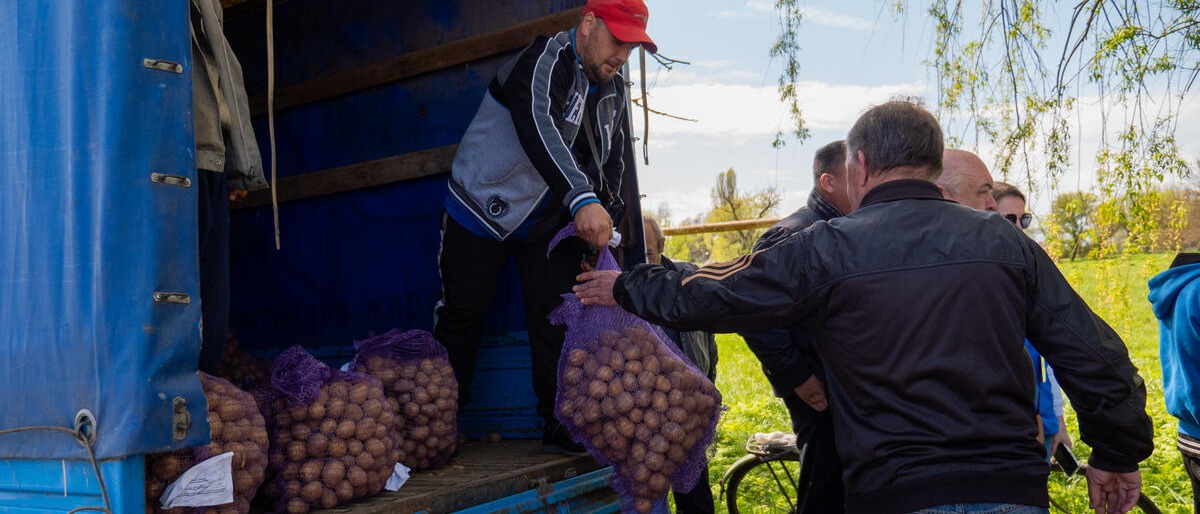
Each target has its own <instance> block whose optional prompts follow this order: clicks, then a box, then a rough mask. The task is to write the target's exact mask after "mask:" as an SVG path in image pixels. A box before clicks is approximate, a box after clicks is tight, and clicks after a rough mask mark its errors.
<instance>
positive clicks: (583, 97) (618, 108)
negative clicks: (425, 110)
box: [450, 30, 627, 240]
mask: <svg viewBox="0 0 1200 514" xmlns="http://www.w3.org/2000/svg"><path fill="white" fill-rule="evenodd" d="M573 36H574V31H573V30H572V31H566V32H559V33H558V34H557V35H555V36H554V37H552V38H547V37H544V36H542V37H538V38H537V39H536V40H535V41H534V42H533V44H531V45H530V46H528V47H527V48H525V50H523V51H521V53H520V54H518V55H517V56H516V57H515V58H513V60H511V61H509V62H508V63H507V64H505V65H504V67H502V68H501V69H500V71H499V72H497V73H496V77H495V78H493V79H492V81H491V83H490V84H489V86H488V92H487V93H486V94H485V95H484V97H483V102H482V103H481V104H480V105H479V111H478V112H477V113H476V114H475V118H474V119H473V120H472V121H471V125H470V127H468V128H467V132H466V134H464V135H463V138H462V141H461V142H460V143H459V145H458V153H457V155H455V157H454V164H453V166H452V169H451V172H450V194H451V195H452V196H453V197H454V199H455V200H456V201H458V202H459V203H461V204H462V205H464V206H465V207H466V208H467V210H468V211H470V213H471V214H472V215H473V216H474V217H475V219H476V220H477V221H478V222H479V224H480V225H482V226H483V227H484V228H486V229H487V231H488V232H489V233H490V234H491V235H492V236H493V237H495V238H496V239H500V240H503V239H505V238H507V237H508V236H509V235H510V234H511V233H512V232H513V231H514V230H516V229H517V228H518V227H520V226H521V224H522V223H524V222H525V221H526V220H528V219H529V217H530V215H532V214H533V213H534V211H535V209H536V208H537V207H538V206H539V205H540V204H541V203H542V201H543V200H544V199H545V198H546V195H553V196H552V197H553V198H554V199H555V200H556V201H557V203H561V205H562V207H563V208H565V209H568V210H570V212H571V213H574V212H575V210H576V208H578V207H579V206H581V205H583V204H584V203H587V202H589V201H591V200H599V201H600V202H601V203H602V204H603V205H604V207H606V208H608V209H610V212H611V211H612V209H613V208H614V205H613V204H615V203H618V202H619V196H618V193H617V192H618V191H620V187H621V176H622V174H623V173H624V162H623V153H624V148H625V140H626V137H627V136H626V132H625V125H626V122H625V118H624V117H625V106H626V102H627V101H626V96H625V95H626V93H625V82H624V78H623V77H622V76H621V75H620V74H618V75H616V76H614V77H613V78H612V80H610V81H608V82H606V83H604V84H597V85H596V86H597V87H596V91H595V92H593V93H591V94H590V95H589V93H588V85H589V83H588V79H587V76H585V75H584V73H583V68H582V67H581V66H580V62H579V58H578V56H577V55H576V52H575V50H574V44H573ZM585 116H586V117H588V118H589V120H588V123H589V125H590V126H591V128H592V134H590V135H589V136H590V137H591V138H592V143H594V146H595V148H596V149H597V153H599V154H600V155H598V156H596V157H595V158H593V157H592V153H591V150H590V147H591V146H592V145H590V144H588V143H587V141H583V140H581V141H579V142H577V141H576V139H577V137H579V136H580V135H584V131H583V130H581V128H582V127H583V126H584V118H585ZM597 162H598V163H600V164H601V166H602V168H603V169H598V167H597ZM614 221H615V220H614Z"/></svg>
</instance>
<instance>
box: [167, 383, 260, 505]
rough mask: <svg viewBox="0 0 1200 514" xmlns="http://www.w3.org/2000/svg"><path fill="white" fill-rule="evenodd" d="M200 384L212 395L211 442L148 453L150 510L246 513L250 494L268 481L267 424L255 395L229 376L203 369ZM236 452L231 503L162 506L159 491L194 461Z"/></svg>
mask: <svg viewBox="0 0 1200 514" xmlns="http://www.w3.org/2000/svg"><path fill="white" fill-rule="evenodd" d="M200 384H201V386H202V387H203V388H204V396H205V398H206V399H207V401H208V425H209V430H210V434H211V436H212V442H211V443H210V444H208V445H206V446H201V447H197V448H190V449H186V450H180V451H177V452H170V453H158V454H151V455H147V456H146V512H147V513H161V512H204V513H206V514H246V513H248V512H250V500H251V499H253V498H254V493H255V491H256V490H257V489H258V487H259V486H260V485H261V484H262V483H263V473H264V471H266V468H267V428H266V424H265V423H264V421H263V417H262V415H261V414H259V412H258V407H257V406H256V404H255V401H254V397H253V396H251V395H250V393H247V392H245V391H242V390H241V389H238V388H237V387H236V386H234V385H233V384H231V383H229V382H228V381H226V380H224V379H220V378H217V377H213V376H210V375H207V374H205V373H200ZM226 452H233V498H234V501H233V503H232V504H227V505H220V506H215V507H207V508H203V509H190V508H188V509H185V508H182V507H180V508H174V509H167V510H164V509H162V508H160V507H159V505H160V504H159V497H161V496H162V493H163V491H164V490H165V489H166V487H167V486H168V485H170V484H171V483H172V482H174V481H175V480H176V479H178V478H179V476H180V475H182V474H183V473H184V472H185V471H187V470H188V469H190V468H191V467H192V466H193V465H194V464H196V463H198V462H201V461H203V460H205V459H208V458H209V457H214V456H217V455H221V454H223V453H226Z"/></svg>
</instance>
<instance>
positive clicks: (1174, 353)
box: [1149, 253, 1200, 512]
mask: <svg viewBox="0 0 1200 514" xmlns="http://www.w3.org/2000/svg"><path fill="white" fill-rule="evenodd" d="M1149 286H1150V297H1149V299H1150V305H1151V306H1152V307H1153V308H1154V316H1155V317H1156V318H1158V327H1159V329H1158V331H1159V340H1158V357H1159V360H1160V361H1161V362H1162V376H1163V396H1164V398H1165V400H1166V402H1167V412H1169V413H1171V415H1172V416H1175V417H1176V418H1179V443H1178V446H1179V453H1182V454H1183V465H1184V467H1186V468H1187V472H1188V476H1189V477H1191V479H1192V504H1193V507H1192V508H1193V511H1195V512H1200V253H1181V254H1179V255H1177V256H1175V260H1174V261H1173V262H1171V267H1170V268H1168V269H1167V270H1166V271H1164V272H1162V273H1159V274H1158V275H1156V276H1155V277H1154V278H1152V279H1150V284H1149Z"/></svg>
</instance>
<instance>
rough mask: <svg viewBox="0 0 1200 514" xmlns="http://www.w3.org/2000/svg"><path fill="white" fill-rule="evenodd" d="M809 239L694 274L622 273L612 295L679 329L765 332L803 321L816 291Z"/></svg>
mask: <svg viewBox="0 0 1200 514" xmlns="http://www.w3.org/2000/svg"><path fill="white" fill-rule="evenodd" d="M807 244H808V243H807V240H806V239H804V238H789V239H787V240H785V241H783V242H782V243H780V244H776V245H774V246H771V247H770V248H767V249H765V250H762V251H758V252H754V253H752V254H749V255H743V256H741V257H739V258H737V259H734V260H732V261H728V262H722V263H716V264H709V265H707V266H703V267H701V268H699V269H697V270H696V271H694V272H680V271H669V270H666V269H663V268H662V267H661V266H654V265H647V264H643V265H639V266H636V267H634V268H633V269H632V270H630V271H629V272H627V273H622V274H621V275H620V276H619V277H618V278H617V281H616V283H615V284H614V286H613V296H614V298H615V299H616V301H617V303H619V304H620V305H621V306H622V307H623V308H625V310H628V311H629V312H632V313H634V314H636V315H637V316H638V317H641V318H643V319H645V320H647V321H649V322H651V323H656V324H659V325H667V326H670V327H673V328H676V329H679V330H704V331H708V332H717V333H723V332H736V331H761V330H769V329H775V328H783V327H785V326H789V325H791V324H792V323H794V322H795V320H797V319H799V318H800V317H801V315H800V313H801V312H803V311H805V310H806V309H807V302H806V300H807V299H808V297H809V296H810V294H811V293H812V291H811V290H810V288H811V287H812V286H811V284H810V282H811V279H810V278H809V277H808V276H807V273H808V270H807V269H806V268H807V262H808V256H807V253H808V252H806V251H804V249H805V248H806V246H807Z"/></svg>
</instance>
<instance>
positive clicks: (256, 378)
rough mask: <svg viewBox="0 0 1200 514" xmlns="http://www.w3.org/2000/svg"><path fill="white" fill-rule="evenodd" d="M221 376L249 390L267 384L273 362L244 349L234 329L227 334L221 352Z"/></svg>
mask: <svg viewBox="0 0 1200 514" xmlns="http://www.w3.org/2000/svg"><path fill="white" fill-rule="evenodd" d="M220 375H221V378H224V379H225V380H228V381H230V382H232V383H233V385H236V386H238V387H240V388H242V389H245V390H247V391H251V390H254V389H255V388H257V387H259V386H261V385H263V384H265V383H266V382H267V380H268V379H270V378H271V362H270V361H266V360H263V359H260V358H258V357H257V356H255V355H254V354H252V353H250V352H247V351H245V350H242V348H241V342H240V341H238V338H237V336H235V335H234V334H233V332H232V331H230V332H229V333H227V334H226V335H225V351H224V352H223V353H222V354H221V371H220Z"/></svg>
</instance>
